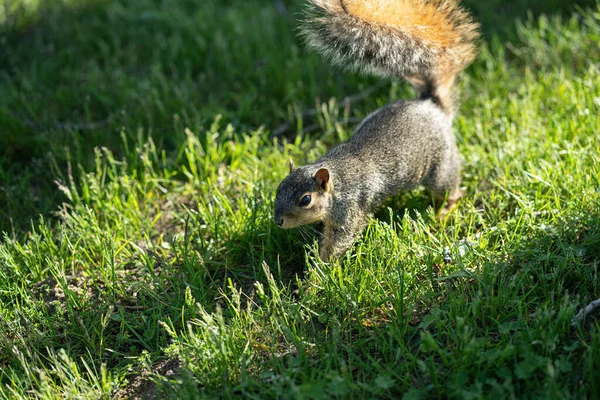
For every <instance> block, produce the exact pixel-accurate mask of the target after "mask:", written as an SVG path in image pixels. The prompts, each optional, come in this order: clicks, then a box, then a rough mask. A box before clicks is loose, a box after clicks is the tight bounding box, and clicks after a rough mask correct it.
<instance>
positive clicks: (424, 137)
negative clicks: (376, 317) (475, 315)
mask: <svg viewBox="0 0 600 400" xmlns="http://www.w3.org/2000/svg"><path fill="white" fill-rule="evenodd" d="M308 2H309V8H308V11H307V19H306V20H305V21H304V26H303V28H302V33H303V35H304V36H305V38H306V40H307V43H308V44H309V46H310V47H312V48H314V49H316V50H317V51H318V52H320V53H322V54H323V55H324V56H326V57H327V58H329V59H330V60H331V61H332V62H333V64H335V65H338V66H342V67H346V68H349V69H351V70H356V71H360V72H365V73H369V74H375V75H380V76H387V77H389V76H391V77H403V78H404V79H406V80H407V81H408V82H409V83H410V84H412V85H413V86H414V87H415V89H416V91H417V93H418V95H419V99H415V100H404V101H402V100H401V101H397V102H394V103H390V104H388V105H386V106H384V107H382V108H380V109H379V110H377V111H375V112H373V113H372V114H370V115H369V116H367V117H366V118H365V119H364V120H363V121H362V122H361V123H360V125H359V126H358V127H357V128H356V130H355V131H354V134H353V135H352V137H351V138H350V139H349V140H348V141H347V142H345V143H342V144H340V145H338V146H336V147H334V148H333V149H331V150H330V151H329V152H328V153H327V154H326V155H325V156H323V157H322V158H320V159H319V160H318V161H316V162H315V163H313V164H310V165H305V166H301V167H298V168H296V167H295V166H294V163H293V161H292V160H290V165H289V175H288V176H287V177H286V178H285V179H284V180H283V181H282V182H281V184H280V185H279V187H278V188H277V192H276V196H275V213H274V222H275V223H276V224H277V225H278V226H280V227H281V228H284V229H287V228H294V227H297V226H301V225H305V224H312V223H319V222H321V223H323V236H322V240H321V243H320V253H319V256H320V258H321V259H322V260H323V261H328V260H330V259H331V258H332V257H339V256H340V255H342V254H343V253H344V252H345V251H346V250H347V249H348V248H349V247H350V246H351V245H352V243H353V241H354V238H355V236H356V235H357V234H358V233H360V232H361V231H362V230H363V229H364V228H365V226H366V225H367V224H368V221H369V218H370V217H371V216H372V214H373V212H374V211H375V210H376V209H377V208H378V207H379V206H381V205H382V204H383V202H385V201H386V200H387V199H388V198H389V197H391V196H394V195H397V194H399V193H400V192H402V191H407V190H411V189H414V188H416V187H419V186H424V187H426V188H427V189H429V190H430V191H431V193H432V194H433V196H434V198H435V199H436V201H441V202H443V201H444V200H445V202H446V205H445V207H444V208H443V209H442V210H441V214H445V213H447V212H449V211H450V210H451V209H452V208H453V207H454V206H455V204H456V202H457V200H458V199H459V198H460V196H461V191H460V183H461V177H460V155H459V151H458V148H457V147H456V142H455V138H454V135H453V133H452V118H453V116H454V114H455V112H456V109H457V98H456V97H457V96H456V93H455V88H454V84H455V79H456V76H457V74H458V73H459V72H461V71H462V70H463V69H465V68H466V67H467V66H468V65H469V64H470V63H471V62H472V61H473V59H474V58H475V55H476V41H477V39H478V36H479V34H478V28H479V25H478V24H477V23H476V22H474V20H473V19H472V17H471V16H470V15H469V14H468V13H467V12H466V11H464V10H463V9H462V8H460V6H459V5H458V4H457V2H456V1H454V0H308Z"/></svg>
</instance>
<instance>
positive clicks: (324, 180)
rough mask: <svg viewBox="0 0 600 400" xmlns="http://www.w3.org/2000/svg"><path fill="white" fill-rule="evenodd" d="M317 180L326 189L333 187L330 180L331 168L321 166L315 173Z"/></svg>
mask: <svg viewBox="0 0 600 400" xmlns="http://www.w3.org/2000/svg"><path fill="white" fill-rule="evenodd" d="M315 180H316V181H317V185H319V187H320V188H321V189H323V190H326V191H329V190H330V189H331V183H330V182H329V170H328V169H327V168H321V169H320V170H318V171H317V172H316V173H315Z"/></svg>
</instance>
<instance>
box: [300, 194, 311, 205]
mask: <svg viewBox="0 0 600 400" xmlns="http://www.w3.org/2000/svg"><path fill="white" fill-rule="evenodd" d="M310 201H311V198H310V194H307V195H306V196H303V197H302V198H301V199H300V206H301V207H306V206H307V205H309V204H310Z"/></svg>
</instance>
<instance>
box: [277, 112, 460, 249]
mask: <svg viewBox="0 0 600 400" xmlns="http://www.w3.org/2000/svg"><path fill="white" fill-rule="evenodd" d="M451 127H452V125H451V119H450V117H449V116H448V115H447V114H445V113H444V112H443V111H442V110H441V109H440V108H439V107H437V106H436V105H435V104H434V103H433V102H432V101H430V100H416V101H399V102H396V103H392V104H389V105H387V106H385V107H383V108H381V109H379V110H378V111H376V112H374V113H373V114H371V115H370V116H369V117H367V118H366V119H365V120H364V121H363V122H362V123H361V125H360V126H359V127H358V129H357V130H356V132H355V133H354V135H353V136H352V137H351V138H350V140H349V141H348V142H346V143H343V144H340V145H339V146H337V147H335V148H333V149H332V150H331V151H329V152H328V153H327V154H326V155H325V156H323V157H322V158H321V159H319V160H318V161H317V162H315V163H314V164H311V165H307V166H303V167H299V168H296V169H295V170H294V171H292V172H291V173H290V174H289V175H288V176H287V177H286V178H285V179H284V180H283V181H282V182H281V184H280V185H279V188H278V189H277V196H276V200H275V216H276V218H282V217H283V216H285V215H286V212H287V209H288V208H290V207H292V206H295V204H296V202H297V200H298V198H299V196H301V195H302V194H303V193H305V192H310V191H314V190H318V188H316V182H315V179H314V177H313V176H314V173H315V171H317V170H319V169H321V168H327V169H328V170H329V173H330V176H331V183H332V186H333V189H332V191H331V200H330V201H329V202H328V203H327V205H328V206H329V208H328V210H327V212H326V214H325V217H324V218H323V221H322V222H324V223H325V229H324V239H323V241H322V243H321V257H322V258H323V259H328V258H330V257H331V256H337V255H340V254H341V253H343V252H344V251H345V250H346V249H347V248H348V247H349V246H350V245H351V244H352V242H353V240H354V237H355V235H356V234H357V233H359V232H360V231H361V230H362V229H363V228H364V227H365V226H366V224H367V223H368V220H369V218H370V216H371V215H372V213H373V212H374V211H375V210H376V209H377V208H378V207H379V206H381V204H382V203H383V202H384V201H385V200H386V199H388V198H389V197H390V196H394V195H397V194H399V193H400V192H402V191H406V190H411V189H414V188H416V187H418V186H421V185H423V186H425V187H427V188H429V189H431V191H432V192H433V193H434V194H435V195H436V196H437V197H438V198H444V196H445V195H446V194H447V193H449V194H450V195H449V199H450V201H455V200H456V199H457V198H458V196H459V184H460V160H459V153H458V150H457V148H456V143H455V139H454V135H453V134H452V129H451Z"/></svg>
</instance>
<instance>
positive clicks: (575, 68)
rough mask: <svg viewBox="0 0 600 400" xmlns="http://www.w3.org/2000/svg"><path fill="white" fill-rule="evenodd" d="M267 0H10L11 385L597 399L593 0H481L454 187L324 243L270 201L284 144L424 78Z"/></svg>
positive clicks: (4, 134) (82, 393) (336, 131)
mask: <svg viewBox="0 0 600 400" xmlns="http://www.w3.org/2000/svg"><path fill="white" fill-rule="evenodd" d="M274 3H276V2H272V1H266V0H265V1H260V0H245V1H226V2H225V1H220V2H218V1H203V2H198V1H191V0H163V1H158V0H138V1H135V2H131V1H129V2H126V1H122V0H105V1H102V0H94V1H90V0H88V1H85V0H69V1H66V0H64V1H59V0H54V1H48V2H40V1H29V0H18V1H9V2H0V93H1V94H2V95H1V96H0V232H3V235H2V237H1V238H0V398H31V397H33V398H48V399H54V398H113V397H117V398H119V397H128V396H131V395H134V394H138V395H142V396H150V395H151V394H156V393H158V394H159V395H163V396H164V397H173V398H196V397H206V398H216V397H221V398H229V397H239V396H246V397H249V398H257V399H258V398H298V399H301V398H302V399H303V398H336V397H337V398H398V397H400V396H405V397H406V398H407V399H411V398H461V399H462V398H514V397H518V398H571V397H572V398H597V397H599V396H600V372H599V371H600V335H599V333H600V323H599V322H598V321H599V320H598V316H597V313H596V314H595V315H594V314H593V315H591V316H590V317H589V318H588V319H586V321H585V322H584V323H581V324H579V325H577V326H576V327H574V328H572V327H571V318H572V317H573V316H574V315H575V314H576V313H577V311H578V310H579V309H580V308H581V307H583V306H585V305H586V304H588V303H589V302H590V301H592V300H594V299H597V298H598V297H600V278H599V277H598V269H599V265H600V159H599V157H598V154H599V153H600V140H599V136H598V135H599V132H600V117H599V115H600V89H599V88H600V68H599V67H598V63H597V60H598V58H599V57H600V3H597V2H591V1H586V2H579V5H578V6H575V7H573V6H572V5H571V2H566V1H564V2H561V1H558V0H556V1H552V2H544V3H543V4H542V3H540V2H528V1H525V0H522V1H515V2H512V3H511V4H510V5H509V4H505V3H506V2H500V1H497V2H496V1H490V2H479V3H475V2H472V1H471V2H468V3H467V5H468V6H471V8H472V10H473V11H474V13H475V15H476V16H477V17H478V18H479V19H480V20H481V21H482V22H483V31H484V33H485V37H484V40H483V41H482V43H481V55H480V57H479V58H478V60H477V61H476V62H475V64H474V65H473V66H472V67H471V68H469V70H468V71H467V72H466V74H465V76H464V78H463V80H462V83H461V97H462V99H463V105H462V109H461V112H460V114H459V116H458V117H457V118H456V121H455V132H456V136H457V138H458V142H459V147H460V149H461V151H462V154H463V158H464V172H463V177H464V186H465V191H466V195H465V197H464V198H463V199H462V200H461V201H460V203H459V206H458V208H457V209H456V210H455V211H454V212H453V213H452V214H451V216H450V217H449V218H448V219H446V220H444V221H441V222H439V221H436V220H435V219H434V218H433V215H432V210H431V207H430V200H429V199H428V197H427V195H426V194H425V193H424V192H422V191H414V192H411V193H407V194H404V195H402V196H400V197H399V198H397V199H393V200H392V201H390V202H389V203H388V207H387V208H385V209H384V210H383V211H382V213H381V215H380V216H379V218H378V219H374V220H373V221H372V223H371V224H370V226H369V227H368V229H367V230H366V231H365V232H364V234H363V235H362V237H361V238H360V239H359V240H358V241H357V242H356V244H355V246H354V248H353V249H352V251H351V252H349V253H348V255H347V257H346V258H344V259H343V260H341V261H340V262H339V263H334V264H331V265H325V264H323V263H321V262H320V261H319V260H318V259H316V258H315V257H314V256H313V254H314V252H315V241H316V235H314V234H310V232H301V231H299V230H291V231H283V230H280V229H276V227H275V226H274V225H273V224H272V223H271V216H272V205H273V197H274V192H275V188H276V185H277V184H278V183H279V181H280V180H281V179H282V178H283V176H284V175H285V173H286V170H287V159H288V158H289V157H293V158H294V160H295V161H296V164H298V165H299V164H302V163H305V162H310V161H311V160H314V159H316V158H318V157H319V156H320V155H322V154H323V153H324V152H326V151H327V149H328V148H330V147H331V146H333V145H335V144H337V143H339V142H341V141H343V140H345V139H346V138H348V137H349V135H351V133H352V128H353V126H354V125H355V122H354V121H356V120H358V119H360V118H361V117H363V116H365V115H367V114H368V113H369V112H371V111H373V110H374V109H375V108H376V107H378V106H380V105H383V104H385V103H387V102H389V101H392V100H394V99H397V98H400V97H402V98H404V97H410V96H411V90H410V89H409V88H408V87H407V86H406V85H404V84H401V83H390V82H384V83H383V84H380V85H378V81H377V80H376V79H372V78H364V77H357V76H354V75H352V74H347V73H341V72H340V71H336V70H334V69H331V68H330V67H329V66H328V65H327V63H326V62H324V61H323V60H321V59H320V58H319V57H318V56H316V55H315V54H312V53H310V52H308V51H306V50H305V49H304V47H303V45H302V43H301V42H300V40H299V39H298V38H297V37H296V32H297V24H298V22H297V19H298V14H297V13H298V12H299V11H300V10H301V8H302V2H301V1H289V2H285V4H286V6H287V9H286V11H285V12H281V10H280V11H278V10H277V9H276V7H275V6H274ZM528 10H529V11H528ZM374 86H375V90H374V91H373V92H372V93H371V94H370V95H369V96H368V97H367V98H365V99H363V100H362V101H361V102H358V103H356V104H353V105H352V106H351V107H350V109H344V107H343V105H344V104H343V98H344V97H345V96H348V95H353V94H356V93H358V92H361V91H364V90H366V89H368V88H371V87H374ZM336 99H337V100H336ZM313 108H316V109H317V110H318V113H317V115H316V116H308V117H305V118H304V119H302V118H301V119H299V120H298V121H297V122H296V123H292V124H291V126H293V129H291V130H290V131H289V132H287V133H286V135H285V136H286V137H285V138H284V137H279V138H271V132H272V131H273V130H275V129H277V128H278V127H279V126H280V125H281V124H283V123H284V122H286V121H292V120H293V119H294V117H295V116H296V115H299V114H301V113H302V111H303V110H307V109H313ZM315 124H316V125H315ZM311 126H312V127H311ZM306 127H311V129H310V131H311V133H310V134H296V130H297V131H302V130H303V129H305V128H306ZM307 233H308V234H307Z"/></svg>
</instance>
